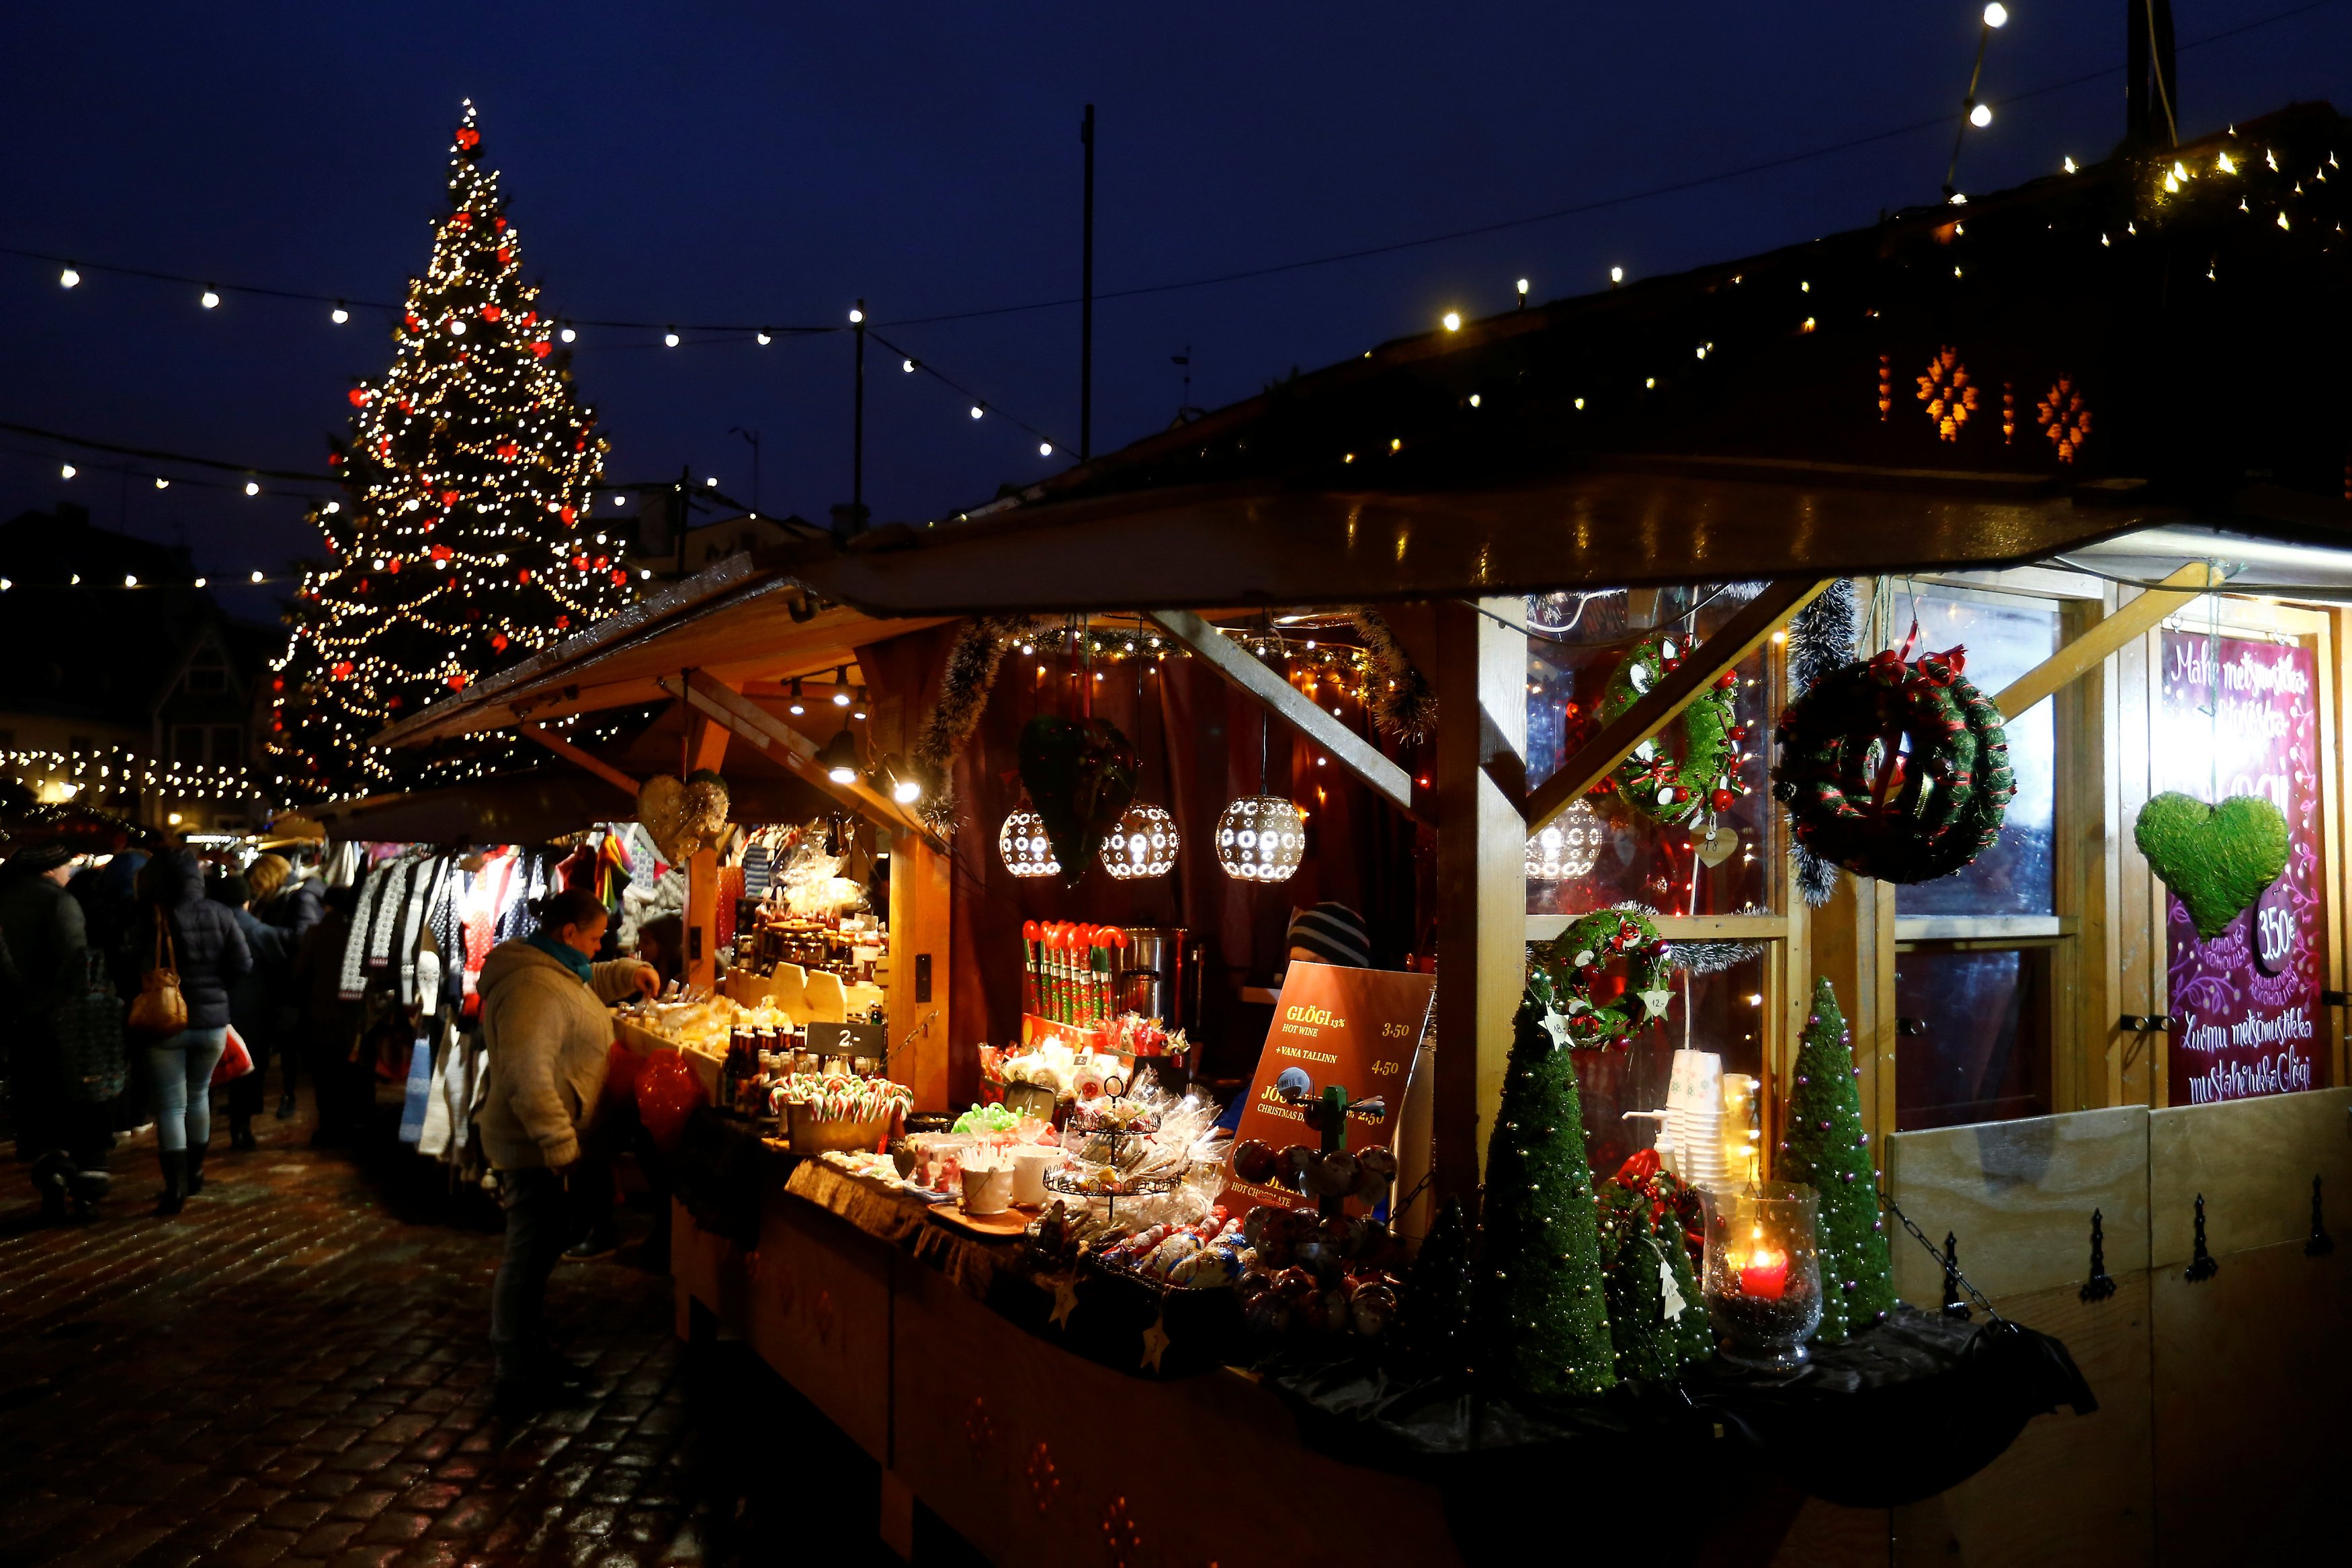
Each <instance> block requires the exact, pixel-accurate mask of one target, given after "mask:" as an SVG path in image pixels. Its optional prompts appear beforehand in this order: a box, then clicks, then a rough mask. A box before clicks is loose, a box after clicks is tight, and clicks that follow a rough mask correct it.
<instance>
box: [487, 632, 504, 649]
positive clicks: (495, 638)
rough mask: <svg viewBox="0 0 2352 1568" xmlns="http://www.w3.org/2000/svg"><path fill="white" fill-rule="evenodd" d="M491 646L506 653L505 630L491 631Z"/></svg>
mask: <svg viewBox="0 0 2352 1568" xmlns="http://www.w3.org/2000/svg"><path fill="white" fill-rule="evenodd" d="M490 646H491V647H492V648H493V649H495V650H496V651H497V652H499V653H505V652H506V651H507V634H506V633H505V632H491V633H490Z"/></svg>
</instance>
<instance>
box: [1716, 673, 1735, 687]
mask: <svg viewBox="0 0 2352 1568" xmlns="http://www.w3.org/2000/svg"><path fill="white" fill-rule="evenodd" d="M1738 687H1739V674H1738V671H1736V670H1726V671H1724V672H1723V679H1721V680H1719V681H1717V682H1716V683H1715V689H1716V690H1717V691H1719V692H1728V691H1737V690H1738Z"/></svg>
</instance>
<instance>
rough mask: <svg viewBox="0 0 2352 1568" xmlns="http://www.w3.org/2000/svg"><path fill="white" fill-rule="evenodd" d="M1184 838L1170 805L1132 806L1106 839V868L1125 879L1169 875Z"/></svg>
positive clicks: (1173, 867)
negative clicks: (1172, 815) (1178, 828)
mask: <svg viewBox="0 0 2352 1568" xmlns="http://www.w3.org/2000/svg"><path fill="white" fill-rule="evenodd" d="M1182 841H1183V840H1182V837H1181V835H1180V834H1179V833H1178V832H1177V831H1176V819H1175V818H1173V817H1171V816H1170V815H1169V814H1168V810H1167V808H1166V807H1164V806H1129V808H1128V809H1127V811H1126V813H1125V814H1124V815H1123V816H1121V817H1120V818H1119V820H1118V827H1117V828H1115V829H1113V830H1112V831H1111V833H1110V836H1109V837H1108V838H1106V839H1104V840H1103V847H1102V866H1103V870H1105V871H1107V872H1108V873H1110V874H1111V875H1113V876H1115V877H1117V878H1118V880H1119V881H1121V882H1133V881H1135V880H1136V879H1137V878H1139V877H1147V876H1166V875H1167V874H1168V873H1170V872H1171V871H1174V870H1175V869H1176V851H1177V849H1178V847H1179V846H1180V845H1181V843H1182Z"/></svg>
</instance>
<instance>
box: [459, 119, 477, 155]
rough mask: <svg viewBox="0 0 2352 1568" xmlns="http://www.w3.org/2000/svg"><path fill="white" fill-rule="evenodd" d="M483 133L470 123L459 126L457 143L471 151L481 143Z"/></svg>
mask: <svg viewBox="0 0 2352 1568" xmlns="http://www.w3.org/2000/svg"><path fill="white" fill-rule="evenodd" d="M481 141H482V133H481V132H480V131H477V130H475V129H474V128H473V127H472V126H470V125H461V126H459V127H457V145H458V146H460V147H463V148H464V149H465V150H466V151H467V152H472V151H473V150H474V149H475V148H477V147H478V146H480V145H481Z"/></svg>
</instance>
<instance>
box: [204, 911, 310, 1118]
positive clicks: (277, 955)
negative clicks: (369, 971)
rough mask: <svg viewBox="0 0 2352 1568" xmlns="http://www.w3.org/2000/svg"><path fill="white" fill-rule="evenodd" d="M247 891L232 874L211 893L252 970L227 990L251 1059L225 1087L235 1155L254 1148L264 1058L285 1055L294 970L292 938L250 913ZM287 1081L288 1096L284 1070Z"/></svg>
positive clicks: (232, 1021) (233, 1019) (264, 1078)
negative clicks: (231, 919)
mask: <svg viewBox="0 0 2352 1568" xmlns="http://www.w3.org/2000/svg"><path fill="white" fill-rule="evenodd" d="M250 892H251V889H250V887H249V886H248V884H247V882H246V879H245V878H244V877H243V876H241V875H239V874H238V873H236V872H231V873H229V874H228V875H226V876H225V877H223V878H222V879H221V880H220V883H218V885H216V886H215V888H214V889H213V892H212V898H213V901H214V902H215V903H216V904H220V905H221V906H222V907H223V908H225V909H226V910H227V911H228V912H229V914H230V915H234V916H235V917H236V928H237V930H238V931H240V932H241V933H243V934H244V936H245V945H246V946H247V949H249V950H250V951H251V952H252V954H253V967H252V968H251V969H249V970H247V972H246V975H245V977H244V978H243V979H241V980H239V981H237V982H236V984H235V985H233V986H231V987H230V988H228V1021H229V1023H230V1025H231V1026H232V1027H233V1028H235V1029H236V1033H237V1038H238V1039H240V1040H244V1041H245V1049H246V1051H247V1052H248V1053H250V1054H251V1056H252V1057H253V1071H250V1072H248V1073H247V1074H246V1075H245V1076H244V1077H242V1078H239V1079H236V1080H235V1081H234V1082H231V1083H230V1084H229V1086H228V1146H229V1147H230V1148H231V1149H233V1150H236V1151H237V1152H238V1153H240V1154H241V1153H244V1152H246V1151H247V1150H250V1149H253V1148H255V1147H257V1145H256V1144H255V1142H254V1137H253V1118H254V1117H255V1116H256V1115H257V1114H258V1113H260V1111H261V1103H262V1101H263V1099H264V1098H265V1097H266V1093H267V1090H266V1087H265V1085H266V1084H267V1083H268V1077H269V1061H270V1058H271V1057H273V1056H274V1057H278V1058H280V1059H283V1058H285V1057H288V1056H289V1055H290V1054H291V1051H289V1040H288V1039H287V1036H286V1031H285V1029H284V1027H283V1025H282V1022H281V1019H280V1015H281V1013H282V1011H283V1009H284V1007H285V998H286V991H287V988H288V986H289V984H290V977H291V975H292V973H293V968H294V934H293V933H292V932H290V931H283V930H280V929H279V928H278V927H277V926H275V925H266V924H264V923H263V921H262V919H261V917H260V916H259V915H256V914H254V913H253V910H252V907H251V905H250V902H249V900H248V897H247V894H249V893H250ZM287 1078H288V1080H289V1088H288V1090H287V1093H288V1096H289V1098H290V1097H291V1096H292V1093H293V1090H292V1088H291V1087H290V1083H291V1080H292V1078H293V1073H292V1072H291V1071H289V1072H288V1073H287Z"/></svg>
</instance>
